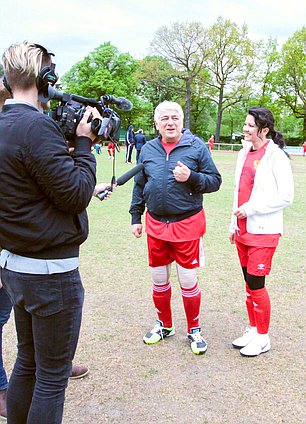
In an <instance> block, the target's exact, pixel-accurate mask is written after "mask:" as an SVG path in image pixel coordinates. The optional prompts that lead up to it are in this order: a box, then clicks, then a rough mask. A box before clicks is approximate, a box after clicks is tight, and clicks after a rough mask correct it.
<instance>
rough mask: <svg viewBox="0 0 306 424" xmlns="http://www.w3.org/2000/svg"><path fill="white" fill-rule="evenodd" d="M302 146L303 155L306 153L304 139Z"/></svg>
mask: <svg viewBox="0 0 306 424" xmlns="http://www.w3.org/2000/svg"><path fill="white" fill-rule="evenodd" d="M302 147H303V156H305V154H306V141H304V143H303V146H302Z"/></svg>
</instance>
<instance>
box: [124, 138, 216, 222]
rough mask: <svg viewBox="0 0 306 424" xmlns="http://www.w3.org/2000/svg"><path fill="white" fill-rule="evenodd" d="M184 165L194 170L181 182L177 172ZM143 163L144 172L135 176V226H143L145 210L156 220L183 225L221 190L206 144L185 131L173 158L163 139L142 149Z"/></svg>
mask: <svg viewBox="0 0 306 424" xmlns="http://www.w3.org/2000/svg"><path fill="white" fill-rule="evenodd" d="M178 161H181V162H182V163H183V164H184V165H186V166H187V167H188V168H189V169H190V170H191V173H190V177H189V179H188V180H187V181H186V182H184V183H181V182H177V181H176V180H175V178H174V176H173V172H172V171H173V169H174V168H175V167H176V165H177V162H178ZM139 163H142V164H143V165H144V170H143V171H141V172H139V173H138V174H137V175H136V176H135V182H134V189H133V197H132V204H131V207H130V214H131V215H132V224H140V223H141V215H142V214H143V213H144V210H145V207H147V210H148V212H149V213H150V215H151V216H153V218H155V219H157V220H159V221H164V222H167V221H169V222H173V221H179V220H182V219H185V218H187V217H188V216H192V215H194V214H196V213H198V212H199V211H200V210H201V209H202V208H203V193H211V192H214V191H217V190H219V188H220V185H221V181H222V180H221V175H220V174H219V172H218V170H217V168H216V166H215V164H214V162H213V160H212V158H211V154H210V153H209V151H208V148H207V147H206V145H205V143H204V142H203V140H202V139H201V138H200V137H198V136H195V135H194V134H192V133H191V132H190V131H189V130H185V131H184V133H183V136H182V138H181V140H180V141H179V143H178V144H177V145H176V146H175V147H174V149H173V150H172V151H171V152H170V154H169V155H167V154H166V152H165V150H164V148H163V146H162V144H161V139H160V137H157V138H155V139H154V140H151V141H149V142H147V143H146V144H145V145H144V146H143V148H142V149H141V153H140V157H139Z"/></svg>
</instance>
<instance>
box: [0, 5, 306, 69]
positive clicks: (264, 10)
mask: <svg viewBox="0 0 306 424" xmlns="http://www.w3.org/2000/svg"><path fill="white" fill-rule="evenodd" d="M1 2H2V7H1V14H0V55H1V56H2V53H3V52H4V50H5V49H6V48H7V47H8V46H10V45H11V44H13V43H15V42H20V41H21V42H22V41H24V40H28V41H30V42H34V43H38V44H41V45H43V46H46V47H48V48H49V49H51V50H52V51H53V52H54V53H55V55H56V60H55V62H56V64H57V65H56V69H57V72H58V73H59V74H60V75H63V74H64V73H65V72H67V71H68V70H69V69H70V68H71V66H72V65H74V64H75V63H76V62H78V61H81V60H83V59H84V57H85V56H87V55H88V54H89V53H90V52H92V51H93V50H94V49H95V48H96V47H98V46H99V45H100V44H103V43H104V42H110V43H111V44H113V45H114V46H115V47H117V48H118V50H119V51H120V52H122V53H130V54H131V55H132V56H133V57H134V58H136V59H141V58H143V57H144V56H146V55H148V54H150V42H151V41H152V40H153V38H154V35H155V33H156V31H157V30H158V28H160V27H161V26H164V25H166V26H170V25H171V24H172V23H174V22H194V21H196V22H201V23H202V25H203V26H204V27H205V28H208V27H210V26H211V25H213V24H214V23H215V22H216V20H217V18H218V16H222V17H223V18H224V19H229V20H230V21H232V22H234V23H236V24H237V25H238V26H239V27H240V28H241V26H242V25H243V24H246V25H247V27H248V32H249V36H250V38H253V39H264V40H268V39H269V38H270V37H272V38H276V39H277V40H278V43H279V44H280V45H281V44H282V43H283V42H285V41H286V40H287V39H288V38H289V37H291V36H292V35H293V34H294V32H295V31H297V30H299V29H301V28H302V27H303V26H304V25H306V1H305V0H289V1H288V0H232V1H231V0H189V1H188V0H113V1H110V0H89V1H86V0H62V1H61V2H59V1H54V2H53V3H52V1H50V0H49V1H47V2H45V1H42V0H5V7H3V6H4V0H1ZM1 56H0V57H1Z"/></svg>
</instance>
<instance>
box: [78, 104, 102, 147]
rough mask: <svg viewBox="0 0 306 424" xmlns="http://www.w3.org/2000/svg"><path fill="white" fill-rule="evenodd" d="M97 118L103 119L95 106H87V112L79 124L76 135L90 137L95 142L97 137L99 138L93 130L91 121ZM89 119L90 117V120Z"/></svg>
mask: <svg viewBox="0 0 306 424" xmlns="http://www.w3.org/2000/svg"><path fill="white" fill-rule="evenodd" d="M95 118H98V119H101V120H102V117H101V115H100V113H99V112H98V110H97V109H96V108H95V107H91V106H87V107H86V110H85V113H84V115H83V118H82V119H81V121H80V122H79V125H78V126H77V129H76V135H77V136H79V137H81V136H84V137H88V138H90V139H91V141H92V142H94V141H95V139H96V138H97V135H96V134H94V133H93V132H92V130H91V121H92V120H93V119H95ZM89 119H90V122H88V120H89Z"/></svg>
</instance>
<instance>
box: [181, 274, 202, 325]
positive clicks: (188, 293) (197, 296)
mask: <svg viewBox="0 0 306 424" xmlns="http://www.w3.org/2000/svg"><path fill="white" fill-rule="evenodd" d="M181 292H182V298H183V303H184V309H185V314H186V319H187V331H188V333H191V329H192V328H194V327H199V319H200V307H201V292H200V289H199V285H198V282H197V283H196V285H195V286H194V287H192V288H191V289H185V288H183V287H181Z"/></svg>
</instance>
